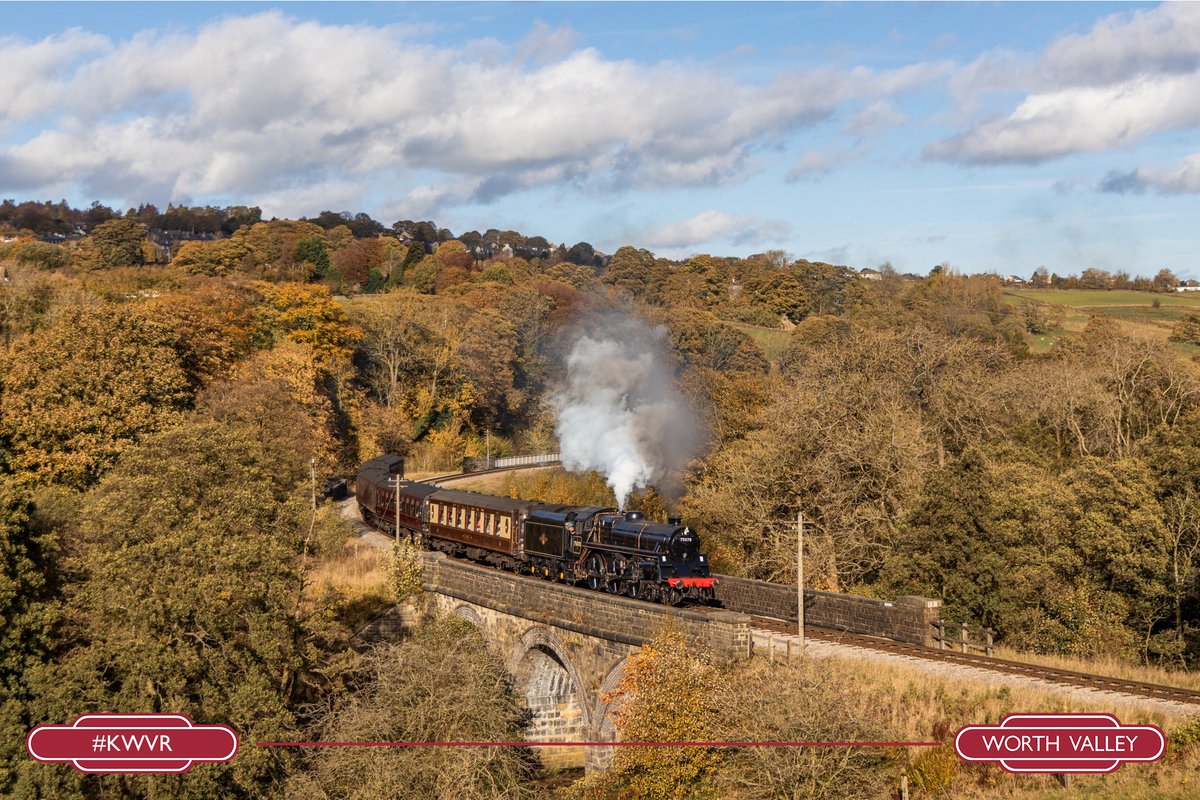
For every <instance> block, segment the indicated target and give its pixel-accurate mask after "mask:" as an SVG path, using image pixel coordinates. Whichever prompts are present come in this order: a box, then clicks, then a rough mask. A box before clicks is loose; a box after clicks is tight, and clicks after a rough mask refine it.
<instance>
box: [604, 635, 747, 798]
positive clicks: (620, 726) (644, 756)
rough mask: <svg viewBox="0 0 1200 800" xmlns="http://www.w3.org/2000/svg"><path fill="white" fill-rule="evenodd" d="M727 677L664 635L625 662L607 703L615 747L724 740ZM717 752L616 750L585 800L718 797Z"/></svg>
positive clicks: (702, 749) (683, 644) (696, 749)
mask: <svg viewBox="0 0 1200 800" xmlns="http://www.w3.org/2000/svg"><path fill="white" fill-rule="evenodd" d="M724 690H725V686H724V676H722V675H721V673H720V672H719V671H718V670H717V668H716V667H714V666H713V665H711V664H709V663H708V662H707V661H705V660H704V659H703V658H702V657H700V656H698V655H697V654H696V653H694V652H693V651H691V650H690V649H689V648H688V646H687V643H686V642H685V640H684V638H683V635H682V634H681V633H679V632H678V631H674V630H667V631H663V632H661V633H660V634H659V635H657V636H656V637H655V639H654V641H653V642H651V643H650V644H646V645H642V648H641V650H639V651H638V652H637V653H634V654H633V655H632V656H630V657H629V659H628V660H627V661H626V662H625V674H624V677H623V678H622V679H621V681H620V683H619V684H618V685H617V688H616V690H614V691H613V692H612V694H611V696H610V697H609V698H608V699H609V702H611V703H613V711H612V715H613V719H614V722H613V727H614V729H615V731H616V734H617V739H618V741H626V742H705V741H720V738H719V731H720V725H721V720H720V715H719V710H718V701H717V698H718V697H719V696H720V695H721V694H722V692H723V691H724ZM720 765H721V756H720V753H719V752H718V751H717V750H716V749H715V748H705V747H681V748H671V747H619V748H616V752H615V754H614V757H613V763H612V765H611V766H610V767H609V768H608V769H607V770H606V771H605V772H604V773H601V774H600V775H598V776H596V777H595V778H594V779H592V780H591V781H589V782H587V783H585V784H584V787H585V788H584V789H583V791H582V792H581V794H582V796H584V797H587V798H602V797H619V798H626V800H673V798H679V797H689V798H705V797H714V798H715V797H717V796H718V795H717V793H716V791H715V789H714V778H715V777H716V776H717V774H718V770H719V769H720Z"/></svg>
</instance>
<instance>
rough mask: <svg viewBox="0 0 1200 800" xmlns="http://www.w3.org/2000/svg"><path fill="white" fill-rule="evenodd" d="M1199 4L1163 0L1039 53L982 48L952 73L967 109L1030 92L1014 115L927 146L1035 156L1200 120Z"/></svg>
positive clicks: (967, 153)
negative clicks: (993, 97) (994, 97)
mask: <svg viewBox="0 0 1200 800" xmlns="http://www.w3.org/2000/svg"><path fill="white" fill-rule="evenodd" d="M1198 67H1200V5H1197V4H1192V3H1185V4H1171V5H1163V6H1160V7H1158V8H1154V9H1149V10H1138V11H1134V12H1133V13H1120V14H1114V15H1111V16H1108V17H1105V18H1103V19H1101V20H1099V21H1098V22H1097V23H1096V24H1095V25H1094V26H1093V27H1092V29H1091V30H1090V31H1088V32H1087V33H1085V34H1078V35H1070V36H1064V37H1061V38H1059V39H1058V40H1056V41H1055V42H1053V43H1052V44H1050V45H1049V46H1048V47H1047V48H1046V49H1045V50H1044V51H1043V52H1042V53H1041V54H1040V55H1039V56H1038V57H1036V58H1029V57H1022V56H1020V55H1018V54H1015V53H1013V52H1010V51H1006V50H996V51H991V52H989V53H985V54H984V55H982V56H980V57H979V58H978V59H976V60H975V61H973V62H972V63H970V64H968V65H966V66H965V67H963V68H962V69H961V70H960V71H959V72H958V74H956V75H955V76H954V77H953V78H952V79H951V81H950V88H951V91H952V92H953V93H954V94H955V95H956V96H958V97H959V99H960V100H961V101H962V102H963V103H964V106H965V107H966V108H968V109H977V108H978V107H979V106H980V104H981V103H982V99H981V98H982V96H983V95H984V94H985V93H988V92H1011V91H1020V92H1024V93H1026V94H1025V97H1024V99H1023V100H1021V101H1020V102H1019V104H1018V105H1017V107H1016V108H1015V109H1014V110H1013V111H1012V112H1011V113H1010V114H1008V115H1007V116H995V117H991V118H987V119H984V120H982V121H979V122H976V123H975V124H973V125H971V126H970V127H969V128H967V129H966V130H965V131H962V132H961V133H959V134H957V135H954V136H950V137H948V138H945V139H942V140H940V141H937V142H933V143H931V144H930V145H928V146H927V147H926V148H925V155H926V156H927V157H931V158H937V159H946V160H954V161H965V162H970V163H981V164H989V163H1037V162H1040V161H1044V160H1047V159H1051V158H1057V157H1061V156H1065V155H1069V154H1071V153H1078V152H1098V151H1103V150H1109V149H1112V148H1116V147H1121V146H1124V145H1128V144H1131V143H1133V142H1136V141H1139V140H1141V139H1143V138H1145V137H1146V136H1148V135H1150V134H1153V133H1156V132H1159V131H1164V130H1173V129H1179V128H1191V127H1194V126H1196V125H1198V124H1200V72H1198Z"/></svg>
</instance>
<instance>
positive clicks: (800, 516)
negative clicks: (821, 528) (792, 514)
mask: <svg viewBox="0 0 1200 800" xmlns="http://www.w3.org/2000/svg"><path fill="white" fill-rule="evenodd" d="M796 628H797V633H798V635H799V636H800V656H801V657H802V658H803V656H804V512H803V511H797V512H796Z"/></svg>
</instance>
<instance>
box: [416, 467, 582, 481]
mask: <svg viewBox="0 0 1200 800" xmlns="http://www.w3.org/2000/svg"><path fill="white" fill-rule="evenodd" d="M558 464H559V462H557V461H547V462H545V463H538V464H520V465H517V466H513V467H492V468H491V469H481V470H477V471H475V472H455V473H452V474H450V475H434V476H433V477H432V478H422V479H421V480H419V481H417V483H428V484H430V485H432V486H437V485H438V484H441V483H452V482H456V481H465V480H469V479H471V478H481V477H483V476H485V475H497V474H499V473H501V472H517V471H519V470H523V469H542V468H544V467H554V466H558Z"/></svg>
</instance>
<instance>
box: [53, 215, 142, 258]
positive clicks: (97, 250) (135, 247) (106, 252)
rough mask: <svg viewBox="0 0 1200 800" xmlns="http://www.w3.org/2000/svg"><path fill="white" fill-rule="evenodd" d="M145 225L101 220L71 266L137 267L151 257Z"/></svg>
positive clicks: (82, 244)
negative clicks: (149, 255)
mask: <svg viewBox="0 0 1200 800" xmlns="http://www.w3.org/2000/svg"><path fill="white" fill-rule="evenodd" d="M147 247H148V242H147V241H146V226H145V225H142V224H141V223H139V222H136V221H134V220H130V219H113V220H109V221H108V222H102V223H101V224H99V225H97V226H96V228H95V229H94V230H93V231H92V235H91V236H88V237H87V238H86V239H84V240H83V241H82V242H80V244H79V247H78V248H77V249H76V251H75V253H74V255H73V256H72V258H71V264H72V266H74V267H76V268H77V269H81V270H94V269H112V268H114V267H137V266H141V265H142V264H145V263H146V262H147V261H149V260H150V259H149V258H148V251H147Z"/></svg>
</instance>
